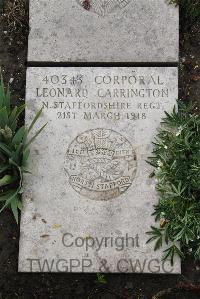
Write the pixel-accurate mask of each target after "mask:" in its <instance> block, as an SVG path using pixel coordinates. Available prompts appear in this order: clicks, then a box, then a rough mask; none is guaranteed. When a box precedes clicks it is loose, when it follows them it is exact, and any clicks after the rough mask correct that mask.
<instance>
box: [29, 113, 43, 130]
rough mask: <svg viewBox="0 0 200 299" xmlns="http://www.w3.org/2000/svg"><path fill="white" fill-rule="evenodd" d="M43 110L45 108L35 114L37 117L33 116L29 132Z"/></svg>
mask: <svg viewBox="0 0 200 299" xmlns="http://www.w3.org/2000/svg"><path fill="white" fill-rule="evenodd" d="M42 110H43V109H40V110H39V111H38V112H37V114H36V115H35V117H34V118H33V120H32V122H31V124H30V126H29V128H28V132H30V131H31V129H32V128H33V126H34V124H35V123H36V121H37V120H38V118H39V117H40V115H41V113H42Z"/></svg>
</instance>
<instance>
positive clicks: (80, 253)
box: [19, 67, 180, 273]
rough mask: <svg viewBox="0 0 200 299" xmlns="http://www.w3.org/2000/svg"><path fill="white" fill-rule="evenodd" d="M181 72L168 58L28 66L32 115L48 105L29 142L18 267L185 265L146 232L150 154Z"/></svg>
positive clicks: (155, 268)
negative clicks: (162, 63)
mask: <svg viewBox="0 0 200 299" xmlns="http://www.w3.org/2000/svg"><path fill="white" fill-rule="evenodd" d="M177 76H178V75H177V69H176V68H164V67H163V68H150V67H149V68H132V67H131V68H29V69H28V72H27V93H26V104H27V109H26V122H27V123H29V122H30V121H31V119H32V118H33V115H34V114H35V112H36V111H37V110H38V109H40V108H41V107H42V106H43V107H44V110H43V113H42V117H41V119H40V120H39V122H38V124H37V126H38V127H40V126H41V125H42V124H44V123H46V122H48V125H47V127H46V128H45V131H43V132H42V134H41V135H40V136H38V138H37V140H36V141H35V142H34V144H33V145H32V146H31V158H30V170H31V172H32V174H31V175H27V177H26V182H25V186H24V187H25V193H24V208H23V213H22V220H21V239H20V253H19V271H27V272H31V271H44V272H46V271H55V272H58V271H69V272H70V271H72V272H99V271H106V272H108V271H110V272H147V273H166V272H172V273H179V272H180V261H179V260H178V259H176V261H175V264H174V266H173V267H171V266H170V264H169V262H167V263H164V264H163V262H162V261H161V257H162V253H161V251H156V252H154V250H153V246H154V244H146V241H147V239H148V236H147V235H146V234H145V232H146V231H148V230H149V228H150V225H152V224H154V218H153V217H152V216H151V214H152V211H153V205H154V204H155V203H156V202H157V197H156V192H155V182H154V180H153V179H150V178H149V174H150V172H151V170H152V169H151V166H150V165H149V164H147V163H146V162H145V160H146V159H147V157H148V156H149V155H150V154H151V150H152V145H151V141H152V140H153V138H154V137H155V134H156V129H157V127H158V126H159V123H160V120H161V117H162V116H163V115H164V110H167V111H171V110H172V108H173V106H174V104H175V100H176V99H177V97H178V88H177V86H178V85H177V84H178V83H177ZM123 238H124V239H123ZM123 240H124V241H123ZM123 242H124V243H123ZM72 243H73V244H72ZM93 243H94V244H95V246H94V247H92V245H93ZM69 245H71V246H69ZM48 267H49V268H48Z"/></svg>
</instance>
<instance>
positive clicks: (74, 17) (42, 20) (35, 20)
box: [28, 0, 179, 63]
mask: <svg viewBox="0 0 200 299" xmlns="http://www.w3.org/2000/svg"><path fill="white" fill-rule="evenodd" d="M178 57H179V9H178V7H175V6H174V5H170V4H168V3H167V1H166V0H154V1H152V0H140V1H138V0H104V1H102V0H68V1H66V0H60V3H59V5H58V3H57V1H56V0H50V1H47V0H40V1H38V0H34V1H33V0H30V35H29V50H28V61H29V62H64V63H67V62H68V63H69V62H71V63H73V62H82V63H83V62H105V63H108V62H118V63H119V62H121V63H123V62H125V63H126V62H132V63H134V62H135V63H138V62H139V63H140V62H142V63H145V62H147V63H164V62H167V63H177V62H178Z"/></svg>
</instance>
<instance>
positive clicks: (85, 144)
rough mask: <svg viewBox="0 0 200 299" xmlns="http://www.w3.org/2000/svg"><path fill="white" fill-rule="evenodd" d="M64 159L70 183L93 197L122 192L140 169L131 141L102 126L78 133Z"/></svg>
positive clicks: (107, 196) (104, 197)
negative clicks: (138, 168)
mask: <svg viewBox="0 0 200 299" xmlns="http://www.w3.org/2000/svg"><path fill="white" fill-rule="evenodd" d="M65 163H66V164H65V165H66V167H65V170H66V172H67V174H68V178H69V183H70V185H71V186H72V187H73V189H74V190H75V191H76V192H78V193H80V194H81V195H83V196H85V197H87V198H89V199H92V200H109V199H113V198H115V197H118V196H120V195H121V194H122V193H124V192H125V191H126V190H127V189H128V188H129V187H130V186H131V184H132V182H133V180H134V178H135V175H136V169H137V157H136V153H135V150H134V149H133V147H132V145H131V143H130V142H129V141H128V140H127V139H126V138H125V137H124V136H122V135H121V134H120V133H117V132H115V131H113V130H109V129H102V128H101V129H93V130H89V131H85V132H83V133H81V134H80V135H78V136H77V137H76V138H75V139H74V140H73V141H72V143H71V144H70V145H69V147H68V149H67V153H66V161H65Z"/></svg>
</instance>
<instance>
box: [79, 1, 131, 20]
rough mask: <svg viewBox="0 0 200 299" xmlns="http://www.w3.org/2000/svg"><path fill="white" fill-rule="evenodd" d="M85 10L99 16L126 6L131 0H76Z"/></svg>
mask: <svg viewBox="0 0 200 299" xmlns="http://www.w3.org/2000/svg"><path fill="white" fill-rule="evenodd" d="M76 1H77V2H78V4H79V5H80V6H81V7H83V8H84V9H85V10H88V11H91V12H94V13H96V14H98V15H99V16H102V17H104V16H106V15H108V14H109V13H111V12H114V11H115V10H116V9H122V8H124V7H126V6H127V5H128V4H129V3H130V2H131V1H132V0H76Z"/></svg>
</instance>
